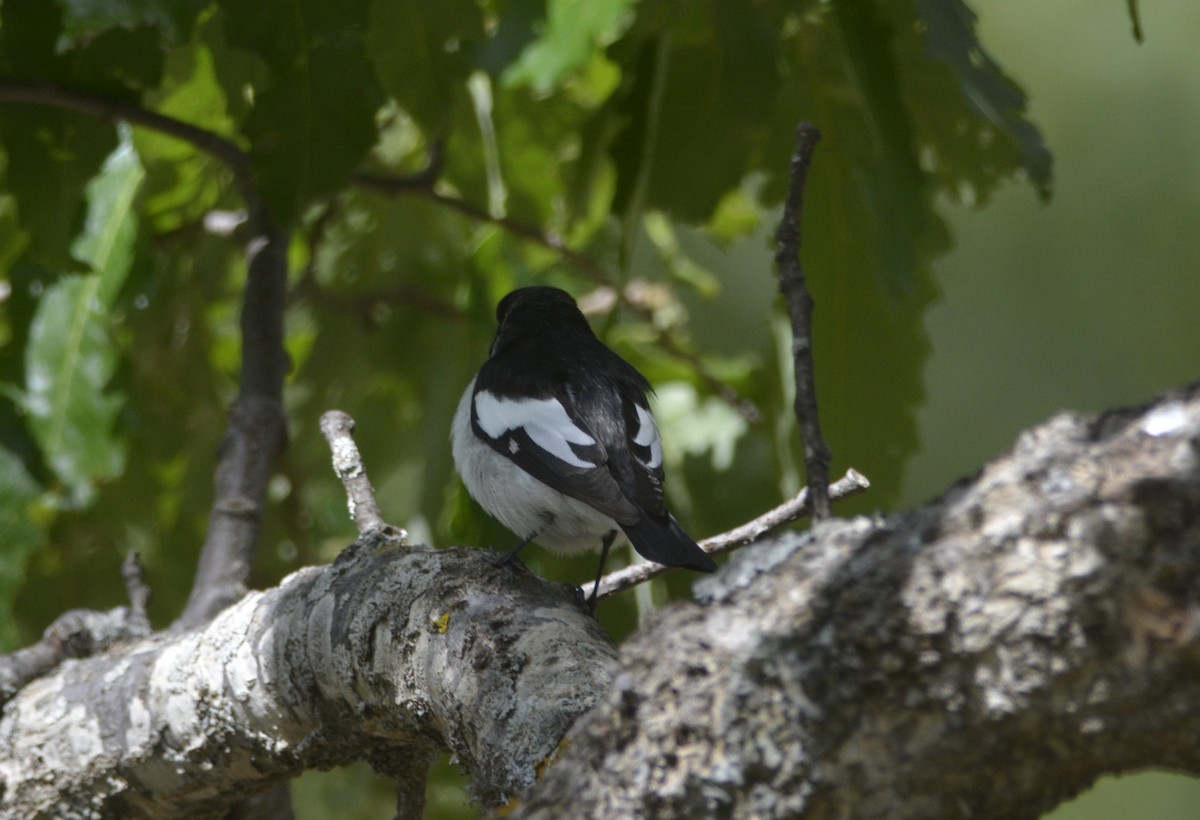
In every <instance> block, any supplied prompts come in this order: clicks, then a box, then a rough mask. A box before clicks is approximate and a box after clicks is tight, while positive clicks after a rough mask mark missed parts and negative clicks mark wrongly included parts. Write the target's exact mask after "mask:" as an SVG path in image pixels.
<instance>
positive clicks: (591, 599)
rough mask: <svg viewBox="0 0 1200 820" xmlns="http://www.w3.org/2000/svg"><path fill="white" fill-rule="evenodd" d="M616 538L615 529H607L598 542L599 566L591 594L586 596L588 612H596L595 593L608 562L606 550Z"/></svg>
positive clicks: (598, 589)
mask: <svg viewBox="0 0 1200 820" xmlns="http://www.w3.org/2000/svg"><path fill="white" fill-rule="evenodd" d="M616 538H617V531H616V530H609V531H608V534H607V535H605V536H604V538H603V540H601V542H600V566H598V567H596V583H594V584H592V594H591V595H589V596H588V599H587V608H588V612H590V613H592V614H595V612H596V593H598V592H599V591H600V578H601V576H603V575H604V565H605V564H606V563H607V562H608V550H609V548H611V547H612V545H613V541H615V540H616Z"/></svg>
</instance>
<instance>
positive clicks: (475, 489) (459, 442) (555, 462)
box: [450, 287, 717, 605]
mask: <svg viewBox="0 0 1200 820" xmlns="http://www.w3.org/2000/svg"><path fill="white" fill-rule="evenodd" d="M496 322H497V325H498V327H497V330H496V338H495V340H494V341H493V342H492V348H491V353H490V354H489V356H488V360H487V361H486V362H484V364H483V367H481V368H480V370H479V373H478V375H476V377H475V378H474V379H473V380H472V382H471V383H470V384H469V385H467V389H466V392H464V393H463V396H462V400H461V401H460V402H459V404H458V411H457V412H456V413H455V414H454V423H453V428H452V430H451V435H450V437H451V442H452V444H453V450H454V463H455V466H456V467H457V468H458V472H459V474H460V475H461V476H462V479H463V483H464V484H466V487H467V491H468V492H470V494H471V496H472V497H473V498H474V499H475V500H476V501H478V502H479V504H480V506H482V507H483V508H484V509H485V510H487V512H488V513H489V514H491V515H492V516H494V517H495V518H497V519H499V521H500V523H502V524H504V526H505V527H507V528H508V529H510V530H512V531H513V532H514V533H515V534H516V535H517V536H518V537H519V538H521V539H523V540H522V542H521V544H520V545H518V546H517V548H516V549H514V550H512V552H511V553H509V555H510V556H515V555H516V553H517V552H518V551H519V550H520V549H521V548H522V547H524V546H525V545H526V544H528V543H530V542H531V541H536V542H538V543H539V544H541V545H542V546H544V547H546V548H547V549H550V550H552V551H554V552H557V553H562V554H574V553H579V552H585V551H587V550H594V549H596V548H600V550H601V556H600V568H599V569H598V570H597V573H596V584H595V585H593V587H592V594H591V597H590V598H589V599H588V601H589V604H591V605H594V604H595V598H596V592H597V590H598V588H599V582H600V576H601V574H602V573H603V571H604V563H605V560H606V559H607V558H608V551H609V548H610V547H611V546H612V544H613V541H614V539H615V538H616V536H617V534H618V532H624V533H625V536H626V537H627V538H628V539H629V542H630V543H631V544H633V548H634V549H636V550H637V551H638V552H639V553H640V554H641V555H642V556H643V557H645V558H648V559H650V560H651V561H656V562H658V563H660V564H665V565H667V566H671V567H687V568H689V569H694V570H699V571H701V572H712V571H713V570H715V569H716V568H717V565H716V564H715V563H714V562H713V559H712V558H711V557H710V556H709V555H708V553H706V552H705V551H704V550H703V549H701V548H700V546H699V545H697V544H696V542H695V541H693V540H692V538H691V537H690V536H689V535H688V534H687V533H686V532H684V531H683V528H682V527H680V526H679V522H677V521H676V520H675V518H674V516H672V515H671V513H670V512H669V511H668V510H667V505H666V503H665V501H664V500H663V453H662V441H661V440H660V439H659V436H658V426H657V425H656V424H655V423H654V417H653V416H652V415H651V414H650V406H649V404H648V403H647V401H646V396H647V393H648V392H650V389H651V388H650V383H649V382H647V381H646V379H645V377H644V376H642V374H641V373H639V372H638V371H637V370H635V369H634V367H633V365H631V364H629V363H628V362H626V361H625V360H624V359H622V358H621V357H620V356H618V355H617V354H616V353H614V352H613V351H611V350H609V349H608V348H607V347H606V346H605V345H604V344H603V343H602V342H601V341H600V340H599V339H597V338H596V336H595V334H593V333H592V329H591V327H590V326H589V325H588V323H587V319H585V318H584V316H583V314H582V313H581V312H580V311H579V308H578V307H577V306H576V304H575V300H574V299H572V298H571V296H570V294H568V293H566V292H565V291H562V290H559V289H558V288H549V287H530V288H520V289H519V290H514V291H513V292H512V293H510V294H508V295H507V296H505V297H504V298H503V299H502V300H500V304H499V305H498V306H497V307H496Z"/></svg>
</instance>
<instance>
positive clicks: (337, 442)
mask: <svg viewBox="0 0 1200 820" xmlns="http://www.w3.org/2000/svg"><path fill="white" fill-rule="evenodd" d="M353 432H354V419H352V418H350V416H349V414H347V413H343V412H342V411H341V410H329V411H327V412H325V413H323V414H322V415H321V435H323V436H325V440H326V441H327V442H329V449H330V450H331V451H332V453H333V471H334V472H335V473H337V477H338V478H339V479H341V482H342V486H343V487H345V488H346V499H347V504H348V505H349V507H350V517H351V518H353V519H354V526H355V527H357V528H358V533H359V535H369V534H371V533H374V532H379V531H383V532H386V533H387V534H388V535H391V536H393V537H399V538H401V539H403V540H404V541H405V542H406V543H407V533H405V532H404V531H403V530H398V529H397V528H395V527H393V526H391V525H390V524H388V523H387V522H385V521H384V520H383V516H382V515H381V514H380V512H379V505H378V504H377V503H376V502H375V488H374V487H372V486H371V479H370V478H368V477H367V468H366V467H364V466H363V461H362V455H361V454H360V453H359V452H358V446H357V445H356V444H355V443H354V437H353V436H352V435H351V434H352V433H353Z"/></svg>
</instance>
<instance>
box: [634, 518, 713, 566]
mask: <svg viewBox="0 0 1200 820" xmlns="http://www.w3.org/2000/svg"><path fill="white" fill-rule="evenodd" d="M622 529H624V530H625V535H626V536H627V537H628V538H629V543H631V544H633V548H634V549H635V550H637V551H638V554H639V555H641V556H642V557H643V558H646V559H648V560H650V561H657V562H658V563H660V564H664V565H665V566H668V567H686V568H687V569H694V570H696V571H698V572H713V571H714V570H716V568H717V564H716V562H715V561H713V559H712V556H710V555H709V554H708V553H707V552H705V551H704V550H703V549H701V548H700V545H699V544H697V543H696V542H695V541H693V540H692V537H691V536H690V535H688V534H687V533H686V532H684V531H683V527H681V526H679V522H678V521H676V520H675V518H674V516H672V515H667V516H665V517H662V518H660V517H657V516H650V515H643V516H642V518H641V520H640V521H639V522H638V523H636V524H633V525H630V526H627V527H622Z"/></svg>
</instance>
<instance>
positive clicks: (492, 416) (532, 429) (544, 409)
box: [475, 390, 662, 468]
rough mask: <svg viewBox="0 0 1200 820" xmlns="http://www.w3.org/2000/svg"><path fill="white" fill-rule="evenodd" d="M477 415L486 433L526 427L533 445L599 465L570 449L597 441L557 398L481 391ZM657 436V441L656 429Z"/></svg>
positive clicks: (561, 456) (575, 460)
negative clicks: (500, 395)
mask: <svg viewBox="0 0 1200 820" xmlns="http://www.w3.org/2000/svg"><path fill="white" fill-rule="evenodd" d="M475 417H476V418H477V419H478V420H479V427H480V428H481V429H482V430H483V432H485V433H487V434H488V435H489V436H490V437H492V438H493V439H498V438H500V437H501V436H503V435H504V434H505V433H506V432H508V431H509V430H519V429H524V430H525V432H526V433H527V434H528V435H529V438H531V439H532V440H533V443H534V444H536V445H537V446H538V447H541V448H542V449H543V450H545V451H546V452H548V453H549V454H550V455H552V456H554V457H555V458H557V459H558V460H560V461H563V462H566V463H567V464H570V465H571V466H572V467H585V468H591V467H595V466H596V465H595V464H592V463H591V462H590V461H584V460H583V459H581V458H580V457H579V456H577V455H576V454H575V451H574V450H572V449H571V445H572V444H579V445H583V446H590V445H593V444H595V443H596V440H595V439H594V438H592V437H591V436H589V435H588V434H587V433H585V432H584V431H583V430H580V429H579V428H578V427H576V426H575V423H574V422H573V421H571V417H570V416H568V415H567V411H566V409H565V408H564V407H563V406H562V404H560V403H559V402H558V400H557V399H503V398H497V397H496V396H493V395H492V394H491V393H489V392H488V391H486V390H480V391H479V392H478V393H476V394H475ZM653 423H654V422H653V421H651V424H652V425H653ZM654 439H655V441H657V440H658V433H657V432H655V434H654ZM513 444H516V442H513ZM661 449H662V448H661V447H660V448H659V450H660V452H661ZM514 452H515V448H514Z"/></svg>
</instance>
